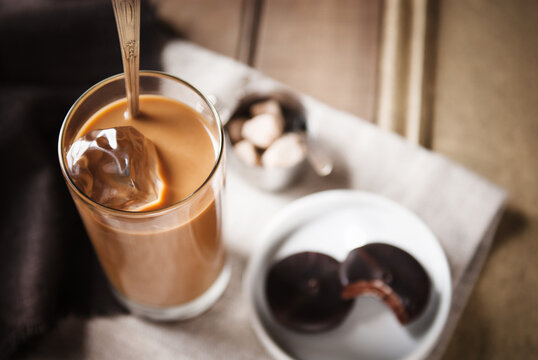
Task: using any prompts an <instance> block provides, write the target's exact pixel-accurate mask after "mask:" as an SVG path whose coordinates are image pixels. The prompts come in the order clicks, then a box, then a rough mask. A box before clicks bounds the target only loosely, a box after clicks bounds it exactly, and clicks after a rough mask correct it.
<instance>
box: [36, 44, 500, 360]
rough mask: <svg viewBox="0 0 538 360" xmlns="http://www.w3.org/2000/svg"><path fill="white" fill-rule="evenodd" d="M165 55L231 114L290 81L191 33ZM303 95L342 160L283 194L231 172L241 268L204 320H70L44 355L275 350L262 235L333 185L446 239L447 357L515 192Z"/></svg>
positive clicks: (312, 124) (228, 219) (232, 240)
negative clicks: (264, 329) (253, 301)
mask: <svg viewBox="0 0 538 360" xmlns="http://www.w3.org/2000/svg"><path fill="white" fill-rule="evenodd" d="M163 63H164V68H165V70H166V71H167V72H170V73H172V74H174V75H177V76H179V77H182V78H184V79H185V80H187V81H189V82H191V83H192V84H193V85H195V86H197V87H198V88H200V89H201V90H202V91H203V92H205V93H206V94H211V95H212V96H213V97H214V98H215V99H216V106H217V108H218V109H219V111H220V113H221V116H222V117H223V120H224V121H226V120H227V119H228V117H229V115H230V113H231V111H232V110H233V108H234V107H235V106H236V104H237V101H238V100H239V99H240V98H241V96H243V95H244V94H246V93H248V92H251V91H272V90H275V89H285V88H284V87H283V86H282V85H280V84H279V83H277V82H275V81H273V80H271V79H269V78H267V77H265V76H264V75H262V74H260V73H258V72H256V71H254V70H252V69H250V68H248V67H246V66H244V65H242V64H239V63H237V62H235V61H233V60H231V59H229V58H226V57H223V56H219V55H216V54H214V53H212V52H209V51H207V50H204V49H202V48H200V47H198V46H195V45H193V44H191V43H188V42H184V41H175V42H172V43H170V44H168V46H167V47H166V48H165V50H164V52H163ZM287 90H289V89H287ZM335 91H338V89H335ZM297 96H299V97H300V99H301V101H303V103H304V105H305V107H306V109H307V111H308V121H309V123H308V126H309V129H310V131H311V132H312V134H313V136H316V137H317V138H318V140H319V142H320V143H321V144H322V145H323V146H324V147H325V148H326V150H327V151H328V152H329V153H330V154H331V156H332V157H333V159H335V160H336V164H335V171H334V173H333V174H332V175H331V176H329V177H328V178H324V179H322V178H319V177H317V176H316V175H315V174H314V173H313V172H312V171H309V172H307V173H306V174H305V176H304V177H303V179H302V180H301V181H300V182H299V183H297V185H295V186H293V187H291V188H289V189H287V190H285V191H283V192H280V193H277V194H275V193H267V192H263V191H260V190H258V189H256V188H253V187H252V186H250V185H249V184H247V183H246V182H245V181H244V180H243V179H242V178H240V177H239V176H238V175H237V174H236V173H234V171H233V169H230V170H229V171H228V177H227V189H226V198H225V201H226V203H225V212H224V214H225V215H224V216H225V227H224V235H225V240H226V242H227V244H228V245H229V248H230V249H231V254H232V260H233V276H232V282H231V284H230V286H229V288H228V289H227V291H226V293H225V294H224V296H223V298H222V299H221V300H220V301H219V302H218V303H217V304H216V306H214V307H213V308H212V309H211V310H209V311H208V312H207V313H205V314H203V315H202V316H200V317H198V318H196V319H193V320H189V321H186V322H180V323H170V324H156V323H151V322H147V321H144V320H140V319H137V318H135V317H133V316H118V317H108V318H93V319H91V320H89V321H84V320H81V319H76V318H70V319H67V320H65V321H63V322H62V323H61V324H60V325H59V326H58V328H57V329H56V330H55V331H54V332H53V333H51V334H50V335H48V337H47V338H46V339H45V340H44V341H43V342H42V343H41V345H40V346H39V348H38V349H36V350H37V351H36V352H37V354H34V355H38V354H39V356H41V357H43V358H48V357H58V356H60V357H66V356H67V357H76V358H87V359H112V360H116V359H147V358H154V359H177V358H181V359H264V358H268V355H267V353H266V352H265V350H264V349H263V348H262V347H261V345H259V343H258V341H257V339H256V337H255V335H254V333H253V332H252V330H251V328H250V324H249V314H248V311H247V307H246V300H245V298H244V296H243V294H242V288H241V278H242V271H243V269H244V266H245V262H246V260H247V259H248V255H249V253H250V251H251V250H252V248H253V246H255V242H256V234H258V232H259V230H260V229H261V228H262V227H263V226H264V224H265V223H266V222H267V221H268V219H270V218H271V217H272V215H274V214H275V213H276V212H277V211H278V210H279V209H281V208H282V207H283V206H285V205H286V204H288V203H289V202H291V201H293V200H294V199H297V198H299V197H301V196H304V195H307V194H310V193H313V192H317V191H321V190H326V189H332V188H352V189H360V190H364V191H371V192H375V193H378V194H380V195H383V196H386V197H388V198H390V199H392V200H395V201H397V202H399V203H400V204H402V205H404V206H406V207H407V208H409V209H411V210H412V211H414V212H415V213H416V214H417V215H418V216H419V217H420V218H421V219H422V220H423V221H424V222H425V223H426V224H427V225H428V226H429V227H430V228H431V229H432V230H433V232H434V233H435V235H436V236H437V237H438V239H439V241H440V242H441V245H442V247H443V249H444V250H445V252H446V254H447V257H448V261H449V263H450V267H451V272H452V279H453V294H454V298H453V305H452V309H451V313H450V317H449V321H448V324H447V326H446V328H445V330H444V332H443V335H442V337H441V340H440V341H439V342H438V344H437V346H436V347H435V349H434V351H433V353H432V354H430V356H429V358H431V359H436V358H439V357H440V356H441V355H442V352H443V350H444V348H445V346H446V343H447V342H448V340H449V338H450V336H451V334H452V332H453V330H454V327H455V325H456V323H457V321H458V319H459V316H460V315H461V312H462V310H463V308H464V306H465V303H466V302H467V298H468V296H469V293H470V291H471V289H472V286H473V284H474V282H475V280H476V277H477V276H478V274H479V271H480V269H481V268H482V264H483V261H484V259H485V258H486V256H487V253H488V250H489V247H490V244H491V240H492V238H493V234H494V232H495V229H496V227H497V224H498V221H499V218H500V215H501V213H502V210H503V208H504V203H505V198H506V194H505V192H504V191H503V190H502V189H500V188H498V187H496V186H494V185H493V184H491V183H489V182H488V181H486V180H484V179H482V178H480V177H478V176H476V175H474V174H473V173H471V172H470V171H468V170H466V169H464V168H462V167H461V166H459V165H457V164H454V163H452V162H450V161H448V160H447V159H445V158H444V157H442V156H440V155H437V154H435V153H432V152H429V151H426V150H424V149H422V148H420V147H417V146H414V145H410V144H408V143H406V142H405V141H404V140H403V139H401V138H400V137H398V136H396V135H394V134H391V133H387V132H383V131H381V130H380V129H378V128H376V127H375V126H373V125H371V124H369V123H367V122H365V121H363V120H361V119H358V118H356V117H354V116H352V115H349V114H346V113H344V112H340V111H337V110H335V109H332V108H330V107H328V106H326V105H324V104H322V103H320V102H318V101H315V100H313V99H311V98H309V97H306V96H303V95H301V94H297ZM33 357H35V356H33Z"/></svg>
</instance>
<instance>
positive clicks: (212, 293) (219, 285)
mask: <svg viewBox="0 0 538 360" xmlns="http://www.w3.org/2000/svg"><path fill="white" fill-rule="evenodd" d="M231 273H232V268H231V264H230V261H229V260H228V261H227V262H226V264H225V265H224V267H223V269H222V271H221V273H220V275H219V277H218V278H217V280H215V282H214V283H213V285H211V287H210V288H209V289H207V291H206V292H205V293H203V294H202V295H200V296H199V297H198V298H196V299H194V300H192V301H190V302H188V303H186V304H183V305H178V306H173V307H167V308H153V307H149V306H146V305H141V304H138V303H136V302H134V301H132V300H129V299H127V298H125V297H124V296H123V295H121V294H120V293H118V292H117V291H115V290H114V289H112V291H113V292H114V295H116V298H117V299H118V300H119V302H120V303H122V304H123V305H124V306H125V307H126V308H127V309H128V310H129V311H131V313H133V314H134V315H138V316H142V317H145V318H148V319H151V320H155V321H172V320H185V319H190V318H192V317H195V316H197V315H200V314H201V313H203V312H204V311H206V310H208V309H209V308H210V307H211V306H212V305H213V304H215V303H216V302H217V300H218V299H219V298H220V297H221V295H222V294H223V293H224V290H226V287H227V286H228V283H229V282H230V277H231Z"/></svg>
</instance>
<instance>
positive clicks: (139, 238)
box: [77, 95, 225, 307]
mask: <svg viewBox="0 0 538 360" xmlns="http://www.w3.org/2000/svg"><path fill="white" fill-rule="evenodd" d="M126 108H127V105H126V100H125V99H123V100H119V101H116V102H114V103H112V104H109V105H107V106H106V107H104V108H102V109H101V110H99V111H98V112H97V113H95V114H94V115H93V116H92V117H91V118H90V119H88V121H87V122H86V123H85V124H84V126H83V127H82V128H81V130H80V131H79V134H78V136H77V137H80V136H83V135H84V134H86V133H88V132H89V131H92V130H95V129H105V128H111V127H118V126H126V125H128V126H133V127H134V128H136V129H137V130H138V131H139V132H141V133H142V134H143V135H144V136H145V137H147V138H148V139H149V140H151V141H152V142H153V143H154V145H155V147H156V149H157V153H158V156H159V159H160V163H161V172H162V175H163V180H164V182H165V192H164V197H163V198H162V201H161V202H160V203H159V204H156V205H154V206H153V207H152V209H158V208H164V207H167V206H170V205H173V204H175V203H177V202H179V201H181V200H183V199H185V198H187V197H188V196H189V195H191V194H192V193H194V192H195V191H196V190H197V189H198V188H199V187H200V186H201V185H202V184H203V183H204V181H205V180H206V179H207V178H208V176H209V175H210V173H211V171H212V169H213V167H214V165H215V160H216V151H215V145H214V141H213V139H212V136H211V135H210V133H209V131H208V129H207V128H206V127H205V125H204V123H203V120H202V117H201V115H200V114H198V113H197V112H195V111H194V110H193V109H191V108H190V107H188V106H186V105H184V104H182V103H180V102H178V101H175V100H172V99H169V98H165V97H162V96H158V95H142V96H140V116H139V117H137V118H136V119H129V120H127V119H126V118H125V116H124V113H125V110H126ZM215 191H220V188H219V187H218V186H217V187H216V190H215V188H214V187H211V186H206V187H204V188H203V189H201V190H199V191H197V192H196V194H195V195H194V196H192V197H191V198H189V200H188V201H187V202H186V203H185V205H184V206H180V207H179V208H176V209H173V210H171V211H170V212H167V213H166V214H164V215H158V217H157V216H149V217H148V218H147V219H146V220H144V219H136V220H133V221H132V226H126V225H125V224H122V225H121V226H119V225H117V222H115V221H114V220H115V219H114V215H106V214H102V213H98V212H97V211H94V210H87V209H85V207H83V206H78V207H79V211H80V212H81V216H82V219H83V221H84V223H85V226H86V229H87V231H88V234H89V236H90V238H91V240H92V242H93V245H94V247H95V250H96V252H97V253H98V255H99V259H100V261H101V264H102V266H103V268H104V270H105V272H106V273H107V276H108V278H109V280H110V282H111V283H112V284H113V285H114V287H115V288H116V290H117V291H118V292H119V293H120V294H121V295H123V296H124V297H126V298H127V299H129V300H132V301H135V302H137V303H140V304H142V305H148V306H153V307H169V306H175V305H181V304H184V303H186V302H189V301H191V300H193V299H196V298H197V297H198V296H200V295H201V294H203V293H204V292H205V291H206V290H207V289H208V288H209V287H210V286H211V285H212V284H213V283H214V281H215V280H216V278H217V277H218V275H219V274H220V272H221V270H222V268H223V265H224V262H225V252H224V249H223V246H222V241H221V235H220V234H221V221H220V211H221V210H220V209H221V204H220V196H219V195H218V194H216V193H215ZM144 210H150V209H144ZM145 221H147V227H146V226H145V224H144V222H145Z"/></svg>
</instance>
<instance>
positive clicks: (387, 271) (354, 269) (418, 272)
mask: <svg viewBox="0 0 538 360" xmlns="http://www.w3.org/2000/svg"><path fill="white" fill-rule="evenodd" d="M340 279H341V281H342V284H343V286H344V289H343V291H342V297H343V298H345V299H353V298H355V297H357V296H360V295H364V294H371V295H374V296H376V297H378V298H379V299H380V300H381V301H383V302H384V303H385V304H386V305H387V306H389V307H390V308H391V309H392V311H393V312H394V314H395V315H396V317H397V318H398V320H399V321H400V323H402V324H407V323H409V322H411V321H413V320H415V319H416V318H417V317H418V316H420V314H422V313H423V312H424V310H425V308H426V306H427V305H428V301H429V298H430V292H431V282H430V278H429V276H428V274H427V273H426V271H425V270H424V268H423V267H422V265H420V263H419V262H418V261H417V260H416V259H415V258H414V257H413V256H411V255H409V254H408V253H407V252H405V251H403V250H401V249H399V248H397V247H394V246H392V245H388V244H381V243H373V244H368V245H365V246H361V247H359V248H356V249H354V250H352V251H351V252H350V253H349V254H348V256H347V258H346V260H345V261H344V263H343V264H342V266H341V268H340Z"/></svg>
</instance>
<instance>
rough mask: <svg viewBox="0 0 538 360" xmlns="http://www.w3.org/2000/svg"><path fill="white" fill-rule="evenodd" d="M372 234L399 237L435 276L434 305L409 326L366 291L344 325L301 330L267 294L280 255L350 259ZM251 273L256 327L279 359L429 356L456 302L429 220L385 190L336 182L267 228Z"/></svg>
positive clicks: (379, 238) (248, 283) (388, 239)
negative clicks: (285, 322)
mask: <svg viewBox="0 0 538 360" xmlns="http://www.w3.org/2000/svg"><path fill="white" fill-rule="evenodd" d="M371 242H383V243H387V244H392V245H395V246H397V247H400V248H401V249H403V250H405V251H407V252H408V253H410V254H411V255H413V256H414V257H415V258H416V259H417V260H418V261H419V262H420V263H421V264H422V266H423V267H424V268H425V269H426V271H427V272H428V274H429V276H430V279H431V281H432V289H433V292H432V296H431V300H430V302H429V305H428V308H427V309H426V311H425V312H424V313H423V314H422V315H421V316H420V318H418V319H417V320H415V321H414V322H413V323H411V324H409V325H407V326H402V325H400V323H399V322H398V321H397V319H396V317H395V316H394V315H393V313H392V312H391V311H390V310H389V309H388V308H387V307H386V306H385V305H383V304H382V303H381V302H380V301H378V300H377V299H374V298H370V297H360V298H358V299H357V300H356V301H355V305H354V307H353V309H352V311H351V312H350V314H349V315H348V317H347V318H346V320H345V321H344V322H343V323H342V324H341V325H339V326H338V327H337V328H335V329H333V330H330V331H327V332H322V333H317V334H300V333H296V332H293V331H290V330H288V329H286V328H284V327H282V326H281V325H280V324H278V323H276V322H275V321H274V319H273V317H272V315H271V313H270V311H269V309H268V306H267V302H266V300H265V290H264V285H265V277H266V273H267V270H268V268H269V267H270V266H271V264H273V263H274V262H275V261H277V260H279V259H281V258H283V257H286V256H288V255H291V254H293V253H296V252H301V251H308V250H311V251H319V252H323V253H326V254H328V255H331V256H333V257H334V258H335V259H337V260H339V261H343V260H344V259H345V257H346V255H347V253H348V252H349V251H350V250H352V249H354V248H356V247H359V246H362V245H364V244H367V243H371ZM257 244H258V247H257V248H256V249H255V251H254V253H253V255H252V257H251V260H250V262H249V265H248V268H247V271H246V274H245V279H244V280H245V281H244V286H245V291H246V294H247V296H248V302H249V306H250V308H251V311H252V324H253V327H254V331H255V332H256V334H257V336H258V337H259V339H260V341H261V342H262V344H263V345H264V346H265V347H266V349H267V350H268V351H269V353H270V354H271V355H272V356H273V357H274V358H276V359H309V360H318V359H331V360H338V359H376V360H377V359H386V360H392V359H406V360H411V359H423V358H425V357H426V356H427V355H428V354H429V352H430V351H431V350H432V348H433V346H434V345H435V343H436V342H437V340H438V338H439V336H440V335H441V332H442V330H443V328H444V326H445V323H446V320H447V317H448V313H449V309H450V303H451V292H452V290H451V289H452V286H451V278H450V269H449V266H448V262H447V260H446V256H445V254H444V252H443V249H442V248H441V246H440V245H439V242H438V241H437V239H436V238H435V236H434V235H433V233H432V232H431V231H430V230H429V229H428V227H427V226H426V225H425V224H424V223H423V222H422V221H421V220H420V219H419V218H418V217H417V216H416V215H414V214H413V213H411V212H410V211H409V210H407V209H405V208H404V207H402V206H400V205H398V204H396V203H395V202H393V201H390V200H388V199H386V198H383V197H381V196H378V195H375V194H371V193H366V192H360V191H353V190H332V191H325V192H321V193H317V194H313V195H309V196H307V197H304V198H302V199H299V200H297V201H295V202H293V203H291V204H290V205H288V206H287V207H286V208H284V209H283V210H282V211H280V212H279V213H278V214H277V215H276V216H275V218H274V219H272V221H271V222H270V223H269V224H268V225H267V227H266V228H265V229H264V230H263V231H262V233H261V234H260V238H259V239H258V243H257Z"/></svg>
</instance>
